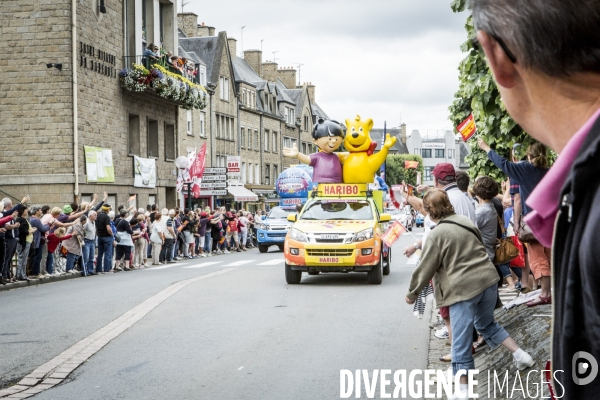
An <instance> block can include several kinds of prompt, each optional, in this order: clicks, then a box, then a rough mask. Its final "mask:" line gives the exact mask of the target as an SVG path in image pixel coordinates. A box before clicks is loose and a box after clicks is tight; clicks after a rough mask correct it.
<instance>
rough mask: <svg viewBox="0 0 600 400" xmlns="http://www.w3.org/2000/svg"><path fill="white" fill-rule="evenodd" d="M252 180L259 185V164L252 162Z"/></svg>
mask: <svg viewBox="0 0 600 400" xmlns="http://www.w3.org/2000/svg"><path fill="white" fill-rule="evenodd" d="M254 173H255V175H254V182H255V183H256V184H259V185H260V165H258V164H254Z"/></svg>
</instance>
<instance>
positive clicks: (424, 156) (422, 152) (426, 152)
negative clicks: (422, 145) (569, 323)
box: [421, 149, 431, 158]
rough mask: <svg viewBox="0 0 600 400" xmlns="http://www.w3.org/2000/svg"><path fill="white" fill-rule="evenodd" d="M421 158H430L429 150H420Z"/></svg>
mask: <svg viewBox="0 0 600 400" xmlns="http://www.w3.org/2000/svg"><path fill="white" fill-rule="evenodd" d="M421 157H423V158H431V149H421Z"/></svg>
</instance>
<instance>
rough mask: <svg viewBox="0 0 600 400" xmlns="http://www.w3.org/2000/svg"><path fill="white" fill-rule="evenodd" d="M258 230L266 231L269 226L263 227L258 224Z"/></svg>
mask: <svg viewBox="0 0 600 400" xmlns="http://www.w3.org/2000/svg"><path fill="white" fill-rule="evenodd" d="M258 229H262V230H263V231H266V230H268V229H269V226H268V225H265V224H258Z"/></svg>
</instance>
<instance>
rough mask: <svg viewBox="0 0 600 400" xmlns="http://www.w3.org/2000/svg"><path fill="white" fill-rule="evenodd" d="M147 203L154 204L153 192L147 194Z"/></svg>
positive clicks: (154, 196)
mask: <svg viewBox="0 0 600 400" xmlns="http://www.w3.org/2000/svg"><path fill="white" fill-rule="evenodd" d="M110 204H114V203H110ZM148 204H149V205H153V204H156V195H155V194H150V195H148Z"/></svg>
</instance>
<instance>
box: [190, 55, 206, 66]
mask: <svg viewBox="0 0 600 400" xmlns="http://www.w3.org/2000/svg"><path fill="white" fill-rule="evenodd" d="M187 55H188V56H189V59H190V60H192V61H194V63H195V64H200V65H204V66H206V63H205V62H204V61H202V59H201V58H200V57H198V54H196V53H194V52H193V51H190V52H187Z"/></svg>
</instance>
